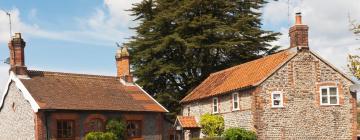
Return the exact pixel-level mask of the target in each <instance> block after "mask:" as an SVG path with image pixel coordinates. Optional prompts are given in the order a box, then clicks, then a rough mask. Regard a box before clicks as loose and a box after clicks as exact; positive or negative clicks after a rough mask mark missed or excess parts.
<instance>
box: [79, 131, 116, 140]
mask: <svg viewBox="0 0 360 140" xmlns="http://www.w3.org/2000/svg"><path fill="white" fill-rule="evenodd" d="M85 140H117V138H116V135H115V134H114V133H111V132H90V133H88V134H86V136H85Z"/></svg>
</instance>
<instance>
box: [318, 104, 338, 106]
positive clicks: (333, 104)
mask: <svg viewBox="0 0 360 140" xmlns="http://www.w3.org/2000/svg"><path fill="white" fill-rule="evenodd" d="M320 106H340V104H333V105H329V104H320Z"/></svg>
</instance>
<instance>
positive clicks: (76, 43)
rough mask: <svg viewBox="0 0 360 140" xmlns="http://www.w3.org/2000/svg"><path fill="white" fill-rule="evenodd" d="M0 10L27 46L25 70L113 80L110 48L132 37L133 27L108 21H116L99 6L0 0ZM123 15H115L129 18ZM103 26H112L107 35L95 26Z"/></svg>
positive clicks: (2, 50) (79, 1)
mask: <svg viewBox="0 0 360 140" xmlns="http://www.w3.org/2000/svg"><path fill="white" fill-rule="evenodd" d="M109 3H110V2H109ZM0 7H1V8H2V9H5V10H7V11H11V13H13V15H12V16H13V20H16V21H13V26H14V29H13V30H14V32H22V34H23V38H24V39H25V41H26V42H27V45H26V54H25V55H26V64H27V66H28V67H30V68H33V69H43V70H54V71H68V72H79V73H94V74H95V73H97V74H104V75H114V74H115V65H114V52H115V50H116V45H115V42H120V43H122V42H124V41H125V38H128V37H130V36H131V35H132V34H133V33H132V31H131V30H129V29H128V27H130V26H132V25H135V24H132V22H131V19H129V20H128V21H124V22H123V23H119V21H111V20H113V19H111V18H114V17H115V18H118V17H116V16H117V15H110V14H111V13H110V12H111V11H109V10H110V9H109V6H108V5H106V3H105V2H104V1H89V0H76V1H73V0H61V1H39V0H35V1H32V2H25V3H24V1H20V0H1V1H0ZM123 10H124V9H122V10H119V11H118V12H119V13H123V14H120V16H123V15H125V14H126V15H127V14H128V13H126V12H125V11H123ZM1 14H3V13H0V15H1ZM110 16H113V17H110ZM124 17H125V18H124V19H128V17H126V16H124ZM120 18H121V17H120ZM97 20H98V21H97ZM114 20H119V19H114ZM96 22H98V23H96ZM106 22H113V23H108V24H116V25H110V26H111V27H110V28H111V29H109V28H107V27H101V26H102V25H97V24H103V23H106ZM17 24H20V25H17ZM1 26H8V25H7V24H6V23H5V24H2V25H1ZM104 26H107V25H104ZM101 30H102V31H101ZM107 30H110V31H107ZM111 30H112V31H111ZM118 33H119V34H118ZM2 37H3V36H2ZM5 38H6V36H5ZM7 40H8V37H7ZM0 46H1V47H0V59H4V58H6V57H8V48H7V44H6V41H5V40H4V39H3V41H1V42H0Z"/></svg>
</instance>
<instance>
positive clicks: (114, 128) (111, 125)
mask: <svg viewBox="0 0 360 140" xmlns="http://www.w3.org/2000/svg"><path fill="white" fill-rule="evenodd" d="M125 129H126V125H125V123H124V122H122V121H120V120H115V119H113V120H109V121H108V122H107V124H106V132H111V133H113V134H115V136H116V137H117V138H118V139H119V140H122V139H124V134H125Z"/></svg>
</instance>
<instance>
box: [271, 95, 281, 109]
mask: <svg viewBox="0 0 360 140" xmlns="http://www.w3.org/2000/svg"><path fill="white" fill-rule="evenodd" d="M271 99H272V107H284V106H283V94H282V92H280V91H275V92H273V93H272V94H271Z"/></svg>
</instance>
